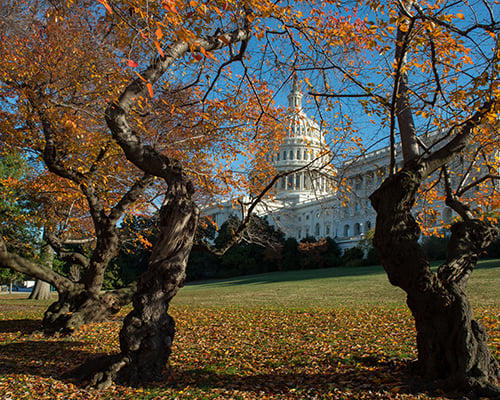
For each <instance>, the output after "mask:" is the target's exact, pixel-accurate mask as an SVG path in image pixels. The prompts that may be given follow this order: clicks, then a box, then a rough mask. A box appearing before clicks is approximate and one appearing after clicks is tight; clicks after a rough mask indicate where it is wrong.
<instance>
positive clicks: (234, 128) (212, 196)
mask: <svg viewBox="0 0 500 400" xmlns="http://www.w3.org/2000/svg"><path fill="white" fill-rule="evenodd" d="M3 5H4V7H3V11H2V16H1V19H0V34H1V38H2V41H3V43H4V46H3V47H2V50H1V56H2V57H1V58H0V59H1V61H0V81H1V86H0V96H1V99H2V109H1V114H0V117H1V121H0V122H1V124H2V127H3V130H2V139H3V142H2V143H3V144H2V146H4V147H5V149H12V148H17V149H21V154H22V157H24V158H25V159H26V160H29V161H30V162H31V163H32V165H33V166H34V167H35V170H36V171H37V174H36V175H35V176H36V179H35V180H34V182H36V183H37V184H38V185H42V187H43V188H44V189H47V188H49V187H50V188H52V189H50V190H45V193H50V195H49V196H48V197H46V200H44V204H49V205H50V207H49V208H48V209H50V210H57V209H58V208H59V207H63V208H65V209H66V210H69V209H71V210H73V209H74V207H75V205H76V206H77V207H76V209H75V210H77V211H76V212H75V213H73V212H69V211H66V215H69V214H71V218H75V217H76V219H74V220H71V224H69V225H71V226H75V227H76V228H74V229H75V232H78V233H81V232H82V231H91V232H92V233H93V234H94V235H95V244H93V245H92V246H93V247H92V249H93V252H92V256H91V257H90V258H86V257H84V256H83V255H82V254H80V255H78V254H76V253H71V254H66V255H67V256H68V257H73V260H74V262H79V263H80V264H81V265H83V266H84V267H85V270H86V271H87V272H88V273H87V274H85V275H84V277H83V279H82V280H81V281H80V282H77V283H76V286H75V283H74V282H73V283H70V282H69V281H68V280H67V279H66V278H63V277H60V276H56V275H55V274H54V273H53V272H50V271H47V270H46V269H43V268H39V267H38V266H34V265H33V264H32V263H30V262H28V261H27V260H25V259H23V258H21V257H20V256H19V255H16V254H13V253H10V252H9V251H8V249H7V247H6V246H5V243H4V240H3V241H2V246H1V248H0V250H1V251H0V256H1V257H0V261H1V262H2V265H4V266H10V267H12V268H14V269H16V268H17V269H18V270H22V271H23V272H26V271H29V272H35V270H36V271H43V272H42V273H40V275H43V276H42V277H43V278H45V279H48V280H51V281H52V282H53V283H54V284H55V285H56V286H58V287H59V288H60V294H61V292H64V290H63V288H65V289H66V292H68V293H69V294H68V293H67V294H66V295H63V296H62V298H63V299H62V300H61V299H60V300H59V304H58V305H57V306H56V307H53V308H52V310H50V313H52V315H56V318H54V319H58V318H59V317H61V316H62V315H65V316H67V315H68V314H67V311H68V309H69V308H68V307H69V306H68V304H74V303H75V302H76V303H78V306H77V309H78V307H83V308H84V309H86V310H87V311H88V310H89V309H90V310H92V312H91V314H93V315H95V314H96V312H95V311H94V310H95V309H96V308H92V307H89V302H90V303H92V304H93V305H94V304H95V302H96V298H98V300H99V301H98V302H97V304H98V305H97V306H96V307H97V308H98V309H99V310H101V311H102V309H103V308H104V309H106V310H107V311H109V310H110V309H115V308H116V307H117V305H118V306H119V305H120V304H121V302H120V300H119V299H117V298H115V297H113V296H111V297H110V296H104V297H102V296H101V295H100V294H99V292H100V289H101V286H102V281H103V276H104V270H105V268H106V265H107V264H108V263H109V261H110V259H111V257H112V255H113V254H114V252H115V251H116V250H117V249H118V247H119V234H118V230H117V226H116V224H117V222H118V221H119V220H120V218H122V216H124V215H125V213H126V211H127V210H128V209H130V208H133V207H135V208H136V210H139V211H143V212H146V211H150V210H151V209H150V208H149V207H152V206H151V205H150V204H147V203H142V202H138V201H139V199H140V198H145V197H147V195H146V193H148V194H149V195H150V197H155V195H156V194H157V193H159V192H162V191H164V192H165V197H164V200H163V202H162V203H161V206H159V208H160V210H159V222H158V230H159V233H158V240H157V242H156V244H155V245H154V247H153V249H152V254H151V257H150V259H149V262H148V269H147V271H146V272H145V273H144V274H143V275H142V276H141V277H140V279H139V281H138V283H137V288H135V287H134V288H133V289H131V290H133V291H134V295H133V306H134V308H133V310H132V311H131V312H130V314H129V315H128V316H127V317H126V318H125V321H124V327H123V329H122V331H121V333H120V344H121V354H119V355H117V356H116V357H111V358H109V359H107V360H105V362H104V364H101V363H100V364H98V366H99V369H100V370H99V371H95V368H90V367H89V368H87V372H89V378H90V379H91V383H92V384H94V385H96V386H98V387H107V386H109V385H111V383H112V381H113V380H121V381H125V382H129V383H132V384H135V383H138V382H146V381H150V380H154V379H159V378H160V377H161V376H162V374H163V367H164V366H165V365H166V362H167V361H168V357H169V355H170V351H171V344H172V340H173V338H174V333H175V324H174V321H173V319H172V318H171V317H170V316H169V315H168V313H167V311H168V308H169V304H170V300H171V299H172V298H173V296H175V294H176V293H177V291H178V290H179V288H180V287H181V286H182V285H183V283H184V279H185V268H186V263H187V258H188V256H189V253H190V251H191V247H192V245H193V242H194V239H195V233H196V228H197V225H198V219H199V214H200V210H199V204H200V203H206V202H209V201H215V200H217V199H219V198H221V197H226V196H231V195H236V196H238V195H241V193H244V192H247V193H250V194H252V197H251V198H250V201H249V202H248V203H246V204H243V200H241V199H240V204H241V205H242V206H243V208H244V209H245V210H246V213H245V215H244V216H243V218H242V219H241V221H242V222H241V224H240V225H239V226H238V227H237V228H236V229H235V230H234V233H235V235H234V236H233V238H234V240H230V241H229V242H228V244H232V243H234V242H236V241H238V240H242V239H243V238H244V234H245V227H246V226H247V225H248V224H249V223H250V221H251V212H252V211H253V210H254V207H255V206H256V204H257V203H258V202H259V201H260V200H262V199H263V198H264V196H266V195H267V194H271V195H272V187H273V184H274V183H275V182H276V180H277V179H279V178H280V176H282V175H283V174H287V173H290V171H286V172H281V173H278V174H277V173H276V171H273V169H272V168H271V166H270V165H269V163H268V162H267V157H266V155H268V154H269V153H270V152H273V151H276V149H277V148H278V146H279V144H280V141H281V139H282V137H283V132H284V129H283V126H284V124H285V120H284V118H283V116H284V115H285V113H284V111H286V110H284V109H283V108H280V107H277V106H276V105H275V103H276V102H277V99H279V96H280V93H281V91H282V89H283V88H284V87H285V86H286V85H287V84H290V83H291V81H293V80H299V81H301V82H302V84H303V86H304V87H307V88H309V92H310V93H309V94H311V96H312V98H313V99H314V104H313V105H314V106H315V107H316V109H317V112H316V114H317V118H318V120H319V122H320V123H321V126H322V128H323V129H324V132H325V134H326V135H328V137H329V139H330V140H329V142H330V150H328V151H327V154H326V155H327V156H328V157H329V158H330V160H331V162H332V163H333V164H335V161H334V160H335V159H336V158H337V157H339V158H340V160H342V157H345V156H346V155H347V154H350V155H352V154H353V153H359V152H360V151H363V150H364V149H365V148H369V147H370V146H373V145H374V143H387V144H388V145H389V146H390V148H391V165H390V168H389V177H388V179H386V180H385V182H384V183H383V184H382V185H381V187H380V189H378V190H377V191H376V192H375V193H374V194H373V195H372V197H371V200H372V204H373V206H374V208H375V210H376V211H377V214H378V216H377V226H376V228H375V234H374V244H375V246H376V248H377V250H378V252H379V254H380V258H381V262H382V264H383V266H384V268H385V269H386V271H387V274H388V277H389V280H390V281H391V283H393V284H394V285H397V286H400V287H401V288H403V289H404V290H405V291H406V292H407V294H408V304H409V306H410V309H411V310H412V313H413V315H414V317H415V319H416V326H417V331H418V345H419V362H420V366H421V370H422V375H423V380H424V381H425V382H426V384H429V382H433V383H431V385H432V384H438V385H442V386H443V387H444V388H445V389H446V388H449V387H451V386H453V385H455V386H456V384H457V382H458V383H459V386H460V388H461V389H463V390H465V391H475V392H477V393H478V394H480V395H481V394H483V395H484V394H486V395H490V394H491V393H493V394H496V395H497V394H498V386H497V382H495V379H497V378H498V376H499V368H498V364H497V362H496V361H495V360H494V358H493V357H492V356H491V353H490V352H489V350H488V347H487V342H486V339H485V331H484V328H482V327H481V326H480V325H479V324H478V323H477V321H475V320H474V319H473V315H472V309H471V307H470V305H469V303H468V302H467V299H466V296H465V293H464V291H463V290H464V287H465V285H466V283H467V279H468V278H469V276H470V272H471V271H472V269H473V267H474V265H475V262H476V260H477V257H478V256H479V255H480V254H481V252H482V249H483V248H485V247H486V246H487V245H488V244H489V243H490V242H491V241H492V240H493V239H494V237H495V236H496V233H497V229H496V228H494V227H493V226H492V225H491V223H490V222H489V221H488V217H489V216H488V215H487V214H485V213H484V211H486V210H491V209H494V208H496V207H497V206H498V200H497V198H498V197H497V196H492V194H494V195H496V194H497V183H496V180H497V179H498V172H497V171H498V167H499V165H498V162H499V158H498V157H497V154H496V152H497V149H498V135H497V131H498V112H499V105H498V104H499V102H498V97H499V93H500V91H499V86H498V85H499V83H498V82H499V79H498V72H499V56H500V53H499V39H498V37H499V36H498V30H499V22H498V21H497V20H496V18H498V15H499V12H498V4H497V3H495V2H494V1H492V2H488V1H483V2H479V1H477V2H473V3H471V2H454V3H449V2H447V1H438V2H434V3H432V4H429V3H426V2H417V1H411V0H410V1H401V2H389V3H384V4H382V3H379V2H377V1H359V2H356V3H354V4H351V3H349V5H347V4H342V3H339V2H329V1H324V2H317V1H314V0H304V1H297V2H286V1H285V2H278V3H276V2H271V1H267V0H258V1H250V2H248V1H237V0H222V1H213V2H203V1H197V0H192V1H190V2H183V1H178V0H167V1H163V2H158V3H151V2H143V1H141V0H116V1H111V0H110V1H107V0H100V1H98V2H97V3H96V2H92V1H88V0H74V1H71V0H69V1H67V2H59V3H53V2H44V1H35V0H32V1H29V0H26V1H23V2H12V1H8V0H5V1H4V2H3ZM347 6H348V7H347ZM346 7H347V8H346ZM360 109H361V110H363V112H364V113H365V115H366V118H364V117H360V114H361V113H360V111H359V110H360ZM370 119H372V120H373V121H374V122H375V123H376V124H377V126H378V129H374V131H375V132H376V133H377V134H379V133H380V132H382V131H383V132H385V138H384V137H382V138H381V137H380V136H374V137H369V136H367V135H366V134H362V133H361V128H365V129H366V124H367V123H368V122H370ZM363 124H364V125H365V126H363ZM397 137H399V140H397ZM397 143H399V144H397ZM398 146H399V147H398ZM398 149H399V150H398ZM396 150H398V151H399V152H400V153H401V156H402V157H400V158H398V154H397V151H396ZM325 152H326V150H325ZM319 156H320V157H323V156H325V154H320V155H319ZM457 160H458V161H460V163H459V164H460V166H463V167H460V168H461V169H458V167H456V165H457V164H456V161H457ZM243 161H245V162H243ZM454 163H455V164H454ZM309 167H310V168H313V163H311V164H310V165H309ZM323 168H330V164H329V165H327V166H325V167H323ZM429 177H430V178H431V179H432V180H434V182H432V183H428V182H429V181H426V179H427V178H429ZM44 179H46V181H44ZM42 182H48V183H46V184H43V183H42ZM438 185H441V187H442V188H443V189H444V193H445V194H444V195H442V194H440V193H439V192H438V191H436V190H434V189H435V188H437V187H438ZM56 188H57V189H56ZM472 189H474V191H472ZM149 191H152V193H150V192H149ZM419 191H420V192H419ZM53 193H57V194H59V196H60V197H57V196H56V197H52V195H53ZM417 193H421V194H425V195H426V196H427V199H428V202H431V201H434V200H435V199H436V196H441V199H445V201H446V203H447V205H448V206H449V207H450V208H452V209H453V210H454V211H455V213H456V215H457V216H458V217H460V220H459V221H457V222H455V223H454V224H453V226H452V227H451V230H452V235H451V239H450V251H449V255H448V260H447V262H446V263H445V264H443V265H442V266H441V267H440V268H439V271H438V272H437V273H434V272H432V271H431V270H430V268H429V262H428V260H427V259H426V258H425V257H424V255H423V252H422V250H421V248H420V246H419V243H418V239H419V237H420V234H421V231H422V226H423V224H422V223H420V224H418V223H417V221H415V219H414V218H413V214H412V208H413V206H414V204H415V201H416V197H417ZM441 193H443V192H441ZM471 193H472V194H471ZM418 196H420V195H418ZM80 199H84V201H82V200H80ZM153 204H156V205H159V202H157V203H153ZM45 212H46V213H47V215H49V214H48V211H45ZM54 212H55V211H54ZM47 219H48V218H47ZM55 220H56V221H57V222H60V220H61V219H60V218H55ZM83 220H86V221H90V222H91V223H92V224H88V223H87V225H85V224H84V223H83ZM52 221H53V219H52ZM68 221H70V219H68ZM68 223H69V222H68ZM69 225H68V226H69ZM65 232H69V231H65ZM65 232H63V233H65ZM474 232H475V233H474ZM478 232H479V234H478ZM66 235H67V236H66V239H68V238H69V239H73V237H74V236H73V235H74V234H73V233H71V234H69V233H67V234H66ZM68 235H69V236H68ZM76 236H77V237H78V238H80V239H81V236H80V235H79V234H76ZM62 239H64V235H63V237H62V238H59V239H58V238H56V237H54V236H53V235H48V236H47V240H49V241H50V242H51V243H52V244H53V245H54V248H55V249H56V251H57V250H59V252H60V253H64V251H63V250H64V246H63V245H64V242H63V241H62ZM70 288H71V289H70ZM65 297H66V299H64V298H65ZM82 298H84V301H82ZM70 309H71V310H73V308H70ZM87 314H89V313H88V312H87ZM102 314H105V313H104V312H100V313H99V315H102ZM445 317H446V318H445ZM64 318H66V319H65V320H64V324H65V328H71V327H75V326H78V324H79V323H83V322H85V321H86V319H85V318H82V317H81V316H80V317H79V318H74V317H69V320H70V323H69V325H68V319H67V317H64ZM49 319H50V318H49ZM443 321H446V322H443ZM457 332H458V333H457ZM452 333H453V334H454V335H455V336H453V337H451V338H450V335H451V334H452ZM464 338H468V339H467V340H465V339H464ZM436 348H439V349H443V350H442V351H441V352H437V351H433V350H435V349H436ZM102 365H104V367H103V368H101V367H102ZM84 369H85V368H84ZM436 382H437V383H436ZM424 386H425V385H424Z"/></svg>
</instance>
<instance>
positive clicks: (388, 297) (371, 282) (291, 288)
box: [173, 260, 500, 308]
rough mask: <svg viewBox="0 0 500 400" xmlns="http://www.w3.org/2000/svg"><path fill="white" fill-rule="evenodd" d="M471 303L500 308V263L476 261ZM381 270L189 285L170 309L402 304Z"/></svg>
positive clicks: (284, 274) (335, 270) (319, 271)
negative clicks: (185, 306) (477, 263)
mask: <svg viewBox="0 0 500 400" xmlns="http://www.w3.org/2000/svg"><path fill="white" fill-rule="evenodd" d="M468 294H469V296H470V300H471V302H472V303H473V304H474V303H478V304H482V305H487V304H500V260H485V261H480V262H479V265H478V266H477V268H476V270H475V271H474V272H473V274H472V277H471V279H470V282H469V288H468ZM404 301H405V294H404V292H403V291H402V290H401V289H399V288H396V287H394V286H392V285H391V284H390V283H389V281H388V280H387V276H386V274H385V271H384V270H383V269H382V267H381V266H372V267H355V268H353V267H351V268H347V267H341V268H327V269H316V270H299V271H286V272H273V273H267V274H259V275H249V276H244V277H239V278H233V279H226V280H218V281H206V282H200V283H194V284H188V285H186V286H185V287H184V288H182V289H181V291H180V292H179V294H178V295H177V296H176V298H175V300H174V302H173V304H174V305H175V304H183V305H195V306H205V307H215V306H224V307H225V306H231V307H239V306H270V305H272V306H276V307H290V308H297V307H309V306H320V307H336V306H345V305H360V304H370V303H373V304H384V305H394V304H402V303H404Z"/></svg>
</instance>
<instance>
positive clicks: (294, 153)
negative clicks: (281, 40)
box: [271, 80, 333, 199]
mask: <svg viewBox="0 0 500 400" xmlns="http://www.w3.org/2000/svg"><path fill="white" fill-rule="evenodd" d="M302 98H303V95H302V92H301V91H300V90H299V87H298V84H297V81H296V80H295V81H294V84H293V87H292V90H291V92H290V93H289V95H288V106H289V110H288V113H287V115H286V124H285V125H286V129H287V131H286V135H285V137H284V140H283V143H282V144H281V145H280V149H279V151H278V152H277V153H276V154H274V155H273V157H272V160H271V161H272V165H273V167H275V168H276V170H277V171H278V172H279V173H281V172H289V171H290V172H291V174H290V175H288V176H285V177H282V178H281V179H280V181H279V182H278V184H277V186H276V197H277V198H281V199H283V198H294V197H301V198H302V197H304V196H305V197H309V196H311V195H313V194H314V195H318V194H327V193H329V192H331V191H332V184H331V183H332V182H333V180H332V179H331V170H330V173H329V172H328V171H327V169H328V168H327V166H328V161H329V154H328V148H327V146H326V144H325V140H324V137H323V134H322V132H321V129H320V127H319V125H318V124H317V123H316V122H315V121H314V120H312V119H311V118H309V117H307V115H306V114H305V113H304V110H303V108H302ZM292 171H293V172H292Z"/></svg>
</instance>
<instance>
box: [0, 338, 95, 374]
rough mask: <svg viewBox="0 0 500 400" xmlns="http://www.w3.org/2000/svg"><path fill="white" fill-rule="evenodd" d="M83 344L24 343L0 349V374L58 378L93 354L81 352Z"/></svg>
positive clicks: (7, 345) (0, 347)
mask: <svg viewBox="0 0 500 400" xmlns="http://www.w3.org/2000/svg"><path fill="white" fill-rule="evenodd" d="M83 345H84V343H83V342H76V341H65V340H59V341H49V340H44V341H36V340H33V341H24V342H20V343H9V344H5V345H1V346H0V375H1V374H31V375H37V376H40V377H49V376H52V377H55V376H60V375H61V374H62V373H64V372H66V371H67V370H68V369H70V368H73V367H74V366H76V365H78V364H80V363H82V362H83V361H85V360H86V359H87V358H90V357H95V356H96V355H97V354H96V353H93V352H92V353H91V352H85V351H82V350H81V347H82V346H83Z"/></svg>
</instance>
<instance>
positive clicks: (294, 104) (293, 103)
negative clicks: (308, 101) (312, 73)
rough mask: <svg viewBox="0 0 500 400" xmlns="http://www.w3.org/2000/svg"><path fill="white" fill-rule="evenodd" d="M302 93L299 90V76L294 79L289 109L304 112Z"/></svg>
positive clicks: (289, 97) (289, 98)
mask: <svg viewBox="0 0 500 400" xmlns="http://www.w3.org/2000/svg"><path fill="white" fill-rule="evenodd" d="M302 97H303V95H302V92H301V91H300V89H299V83H298V81H297V76H294V77H293V86H292V90H291V91H290V94H289V95H288V107H290V108H291V109H293V110H299V111H301V110H302Z"/></svg>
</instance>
